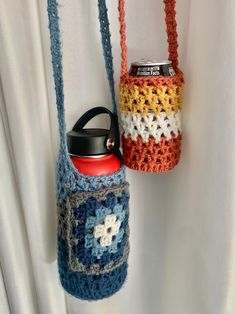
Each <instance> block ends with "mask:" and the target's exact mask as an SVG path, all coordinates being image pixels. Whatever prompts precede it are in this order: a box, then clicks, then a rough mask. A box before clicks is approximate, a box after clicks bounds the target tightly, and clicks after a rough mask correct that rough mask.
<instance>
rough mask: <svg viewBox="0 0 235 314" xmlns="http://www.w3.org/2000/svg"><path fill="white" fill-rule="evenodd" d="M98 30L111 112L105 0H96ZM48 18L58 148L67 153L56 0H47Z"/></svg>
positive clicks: (109, 63) (114, 108)
mask: <svg viewBox="0 0 235 314" xmlns="http://www.w3.org/2000/svg"><path fill="white" fill-rule="evenodd" d="M98 9H99V21H100V31H101V39H102V47H103V54H104V59H105V66H106V72H107V77H108V81H109V89H110V93H111V97H112V104H113V112H115V113H116V111H117V106H116V100H115V89H114V78H113V74H114V71H113V57H112V46H111V41H110V37H111V36H110V31H109V21H108V14H107V7H106V2H105V0H98ZM48 19H49V30H50V40H51V56H52V65H53V76H54V82H55V91H56V105H57V112H58V121H59V134H60V150H61V151H63V152H66V153H67V144H66V125H65V115H64V81H63V66H62V53H61V38H60V27H59V15H58V3H57V0H48Z"/></svg>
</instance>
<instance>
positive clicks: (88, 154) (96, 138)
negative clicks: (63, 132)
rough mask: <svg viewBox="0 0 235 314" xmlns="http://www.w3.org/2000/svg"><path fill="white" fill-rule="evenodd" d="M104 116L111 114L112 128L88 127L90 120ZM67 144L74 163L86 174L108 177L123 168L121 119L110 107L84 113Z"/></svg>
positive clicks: (71, 132) (69, 135) (68, 135)
mask: <svg viewBox="0 0 235 314" xmlns="http://www.w3.org/2000/svg"><path fill="white" fill-rule="evenodd" d="M100 114H108V115H109V117H110V128H109V129H101V128H84V127H85V125H86V124H87V123H88V121H90V120H91V119H93V118H94V117H96V116H97V115H100ZM67 143H68V150H69V154H70V158H71V161H72V162H73V164H74V166H75V168H77V170H78V172H80V173H82V174H85V175H89V176H102V175H108V174H111V173H114V172H116V171H117V170H118V169H119V168H120V167H121V162H120V157H119V156H120V153H119V146H120V140H119V129H118V118H117V115H116V114H113V113H112V112H111V111H109V110H108V109H107V108H104V107H95V108H93V109H90V110H88V111H87V112H86V113H84V114H83V115H82V116H81V118H80V119H79V120H78V121H77V122H76V124H75V125H74V127H73V129H72V130H71V131H70V132H68V133H67Z"/></svg>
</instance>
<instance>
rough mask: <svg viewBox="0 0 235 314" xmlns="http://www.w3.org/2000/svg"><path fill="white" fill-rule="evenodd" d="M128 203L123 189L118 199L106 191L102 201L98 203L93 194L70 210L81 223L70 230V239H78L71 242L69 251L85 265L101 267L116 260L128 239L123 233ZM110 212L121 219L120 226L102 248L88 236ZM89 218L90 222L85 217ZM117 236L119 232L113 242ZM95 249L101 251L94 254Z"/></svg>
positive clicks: (121, 253) (126, 222)
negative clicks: (75, 241) (71, 245)
mask: <svg viewBox="0 0 235 314" xmlns="http://www.w3.org/2000/svg"><path fill="white" fill-rule="evenodd" d="M128 202H129V196H128V195H127V194H126V193H124V192H123V193H122V195H121V196H120V197H118V198H116V197H115V195H114V194H113V193H109V194H108V195H107V196H106V198H105V200H104V201H102V204H99V202H98V201H97V199H96V198H95V197H91V198H89V199H88V200H87V201H86V202H85V203H83V204H81V205H80V206H79V207H78V208H76V209H75V210H74V216H75V219H77V220H79V221H84V223H83V224H82V223H80V224H78V225H76V227H75V228H74V230H73V237H74V239H77V240H79V241H78V244H77V245H74V247H73V252H74V255H75V256H76V257H77V258H78V259H79V261H81V262H82V263H83V264H84V265H85V266H88V267H89V266H91V265H93V264H98V265H102V266H104V265H107V264H108V263H110V262H116V261H117V260H118V259H120V258H121V257H122V256H123V254H124V248H125V246H126V244H127V241H128V236H127V233H126V228H127V225H128V218H129V215H128ZM100 205H101V206H100ZM110 214H114V215H116V216H117V219H118V220H120V221H121V226H120V229H119V233H118V234H117V236H116V239H114V240H113V242H112V245H111V246H109V247H107V248H106V247H101V246H100V244H99V243H97V240H96V239H95V238H94V236H93V235H92V230H93V228H94V227H95V226H96V225H98V224H101V223H102V222H103V221H104V219H105V217H106V216H107V215H110ZM90 218H92V219H91V221H92V223H91V222H90V220H89V219H90ZM118 235H121V236H120V241H117V238H118ZM87 237H90V239H91V241H90V243H89V244H91V245H90V246H86V244H87ZM114 246H115V247H114ZM97 252H99V253H100V252H101V254H100V255H98V254H97ZM97 256H98V258H97Z"/></svg>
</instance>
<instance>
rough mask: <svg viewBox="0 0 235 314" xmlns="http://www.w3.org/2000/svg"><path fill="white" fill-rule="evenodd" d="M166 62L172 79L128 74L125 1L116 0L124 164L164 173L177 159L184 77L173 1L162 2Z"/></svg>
mask: <svg viewBox="0 0 235 314" xmlns="http://www.w3.org/2000/svg"><path fill="white" fill-rule="evenodd" d="M164 3H165V13H166V26H167V36H168V44H169V47H168V50H169V60H171V61H172V64H173V67H174V69H175V72H176V75H175V76H171V77H168V76H165V77H164V76H157V77H156V76H152V77H150V76H148V77H135V76H131V75H129V74H128V72H127V46H126V34H125V29H126V26H125V20H124V19H125V10H124V0H119V20H120V34H121V52H122V65H121V69H122V71H121V78H120V112H121V124H122V148H123V158H124V163H125V164H126V166H128V167H129V168H132V169H135V170H142V171H148V172H164V171H168V170H171V169H172V168H173V167H175V166H176V165H177V164H178V162H179V159H180V147H181V139H182V136H181V133H182V130H181V122H180V112H181V104H182V89H183V82H184V80H183V74H182V72H181V71H180V70H179V68H178V54H177V47H178V44H177V31H176V20H175V14H176V13H175V0H165V1H164Z"/></svg>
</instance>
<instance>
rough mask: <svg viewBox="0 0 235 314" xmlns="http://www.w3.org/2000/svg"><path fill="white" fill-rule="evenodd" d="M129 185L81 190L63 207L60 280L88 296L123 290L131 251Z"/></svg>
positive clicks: (60, 212)
mask: <svg viewBox="0 0 235 314" xmlns="http://www.w3.org/2000/svg"><path fill="white" fill-rule="evenodd" d="M128 201H129V192H128V184H127V183H124V184H122V185H121V186H118V187H115V188H109V189H103V190H99V191H96V192H77V193H74V194H73V195H71V196H70V197H69V198H68V199H67V201H66V202H63V203H61V204H60V205H59V206H58V217H59V225H58V263H59V265H58V266H59V273H60V279H61V283H62V285H63V287H64V289H65V290H66V291H68V292H69V293H70V294H72V295H74V296H76V297H78V298H82V299H87V300H91V299H92V300H97V299H102V298H104V297H108V296H110V295H112V294H113V293H115V292H116V291H118V290H119V289H120V287H121V286H122V284H123V282H124V281H125V278H126V274H127V258H128V254H129V243H128V236H129V227H128V218H129V208H128Z"/></svg>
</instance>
